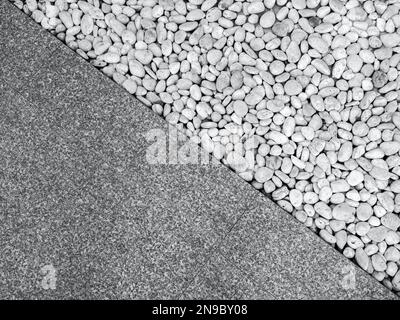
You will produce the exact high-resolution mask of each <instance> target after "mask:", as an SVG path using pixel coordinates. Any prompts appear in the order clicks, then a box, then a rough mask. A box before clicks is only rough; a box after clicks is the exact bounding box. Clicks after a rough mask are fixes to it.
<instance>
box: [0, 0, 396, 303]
mask: <svg viewBox="0 0 400 320" xmlns="http://www.w3.org/2000/svg"><path fill="white" fill-rule="evenodd" d="M4 2H8V4H9V5H10V6H11V7H14V9H13V10H15V11H17V12H19V13H21V10H19V9H18V8H17V7H16V6H15V5H13V4H12V2H11V1H10V0H4ZM22 14H23V15H24V16H25V17H26V18H27V19H30V20H31V21H32V22H33V24H34V25H36V26H39V25H38V24H37V23H36V22H35V21H34V20H33V19H32V18H31V17H30V16H28V15H27V14H25V12H22ZM39 27H40V26H39ZM40 28H41V27H40ZM41 29H42V28H41ZM45 31H46V32H45V33H44V34H46V33H47V34H49V35H50V36H52V37H53V39H54V38H55V39H57V44H58V47H57V48H54V49H52V50H48V51H47V52H49V51H50V52H51V53H53V52H55V51H59V50H65V47H66V48H68V51H69V52H73V53H74V58H76V57H79V59H81V61H82V62H85V63H87V64H89V65H90V66H91V67H92V68H93V69H95V70H96V71H97V72H98V74H99V75H101V76H102V77H105V78H107V79H108V80H109V81H110V82H111V83H112V84H113V85H116V83H115V82H114V81H112V80H111V79H110V78H109V77H107V76H105V75H104V74H103V73H102V72H101V71H100V70H99V69H97V68H96V67H95V66H93V65H92V64H91V63H90V62H88V61H86V60H85V59H83V58H82V57H81V56H80V55H79V54H77V53H76V52H75V51H74V50H73V49H71V48H70V47H68V46H67V45H66V44H65V43H64V42H62V40H60V39H58V38H57V37H56V36H54V35H53V34H52V33H51V32H50V31H49V30H45ZM47 52H44V53H43V54H41V55H40V56H39V57H38V59H40V61H42V60H43V58H44V56H45V55H46V53H47ZM118 86H119V85H118ZM125 91H126V90H125ZM130 96H131V97H132V98H134V99H135V100H137V101H138V102H139V103H141V104H142V105H143V107H145V108H146V109H149V107H148V106H146V105H145V104H144V103H143V102H141V101H140V100H139V99H137V98H136V97H134V96H133V95H130ZM156 115H157V116H158V118H159V119H162V120H163V121H165V123H166V124H167V125H171V124H169V123H168V122H167V121H166V120H165V119H164V118H162V117H161V116H160V115H158V114H156ZM173 126H174V127H175V125H173ZM178 131H179V132H181V133H183V134H184V132H183V131H181V130H180V129H178ZM199 148H200V147H199ZM218 162H219V163H221V162H220V161H218ZM221 164H222V163H221ZM222 166H223V167H225V168H224V169H228V171H231V170H229V168H227V167H226V166H225V165H224V164H222ZM231 173H232V174H234V173H233V172H232V171H231ZM235 176H236V174H235ZM257 191H258V190H257ZM261 194H262V195H263V196H264V197H265V195H264V194H263V193H261ZM267 198H268V197H267ZM268 199H269V198H268ZM269 200H270V201H271V202H272V203H273V204H274V205H276V206H277V204H276V203H275V202H274V201H272V200H271V199H269ZM244 214H245V213H243V214H242V215H241V216H240V218H239V219H238V221H239V220H240V219H241V218H242V217H243V215H244ZM288 215H289V216H291V215H290V214H288ZM291 217H292V216H291ZM292 218H293V219H294V217H292ZM294 220H295V219H294ZM238 221H237V222H238ZM235 225H236V223H235ZM305 229H307V230H308V231H309V232H311V233H312V234H313V235H314V236H316V237H317V238H320V237H319V236H318V234H316V233H315V232H313V231H312V230H310V229H309V228H305ZM230 231H231V230H229V231H228V232H227V234H226V235H228V234H229V233H230ZM334 250H335V251H336V252H337V253H339V254H341V255H343V254H342V253H341V252H340V251H338V250H337V249H334ZM346 259H347V258H346ZM347 260H349V261H351V262H352V263H353V264H354V265H355V266H356V267H357V268H359V269H361V268H360V267H359V266H358V265H356V264H355V262H354V261H352V260H350V259H347ZM361 270H362V271H364V272H365V273H366V274H368V276H369V277H372V278H373V279H374V280H375V281H377V282H378V283H379V284H380V285H381V286H383V287H384V288H385V289H386V290H389V289H388V288H387V287H385V286H384V285H383V284H382V283H381V282H380V281H378V280H377V279H375V278H374V277H373V276H372V275H370V274H369V273H367V272H366V271H365V270H363V269H361ZM389 291H390V292H391V293H392V295H394V296H395V297H397V296H396V294H394V293H393V291H391V290H389ZM397 298H398V297H397Z"/></svg>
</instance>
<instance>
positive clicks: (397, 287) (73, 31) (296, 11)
mask: <svg viewBox="0 0 400 320" xmlns="http://www.w3.org/2000/svg"><path fill="white" fill-rule="evenodd" d="M13 1H14V3H15V5H16V6H17V7H19V8H21V9H22V10H23V11H25V12H26V13H28V14H29V15H31V16H32V18H33V19H34V20H35V21H36V22H38V23H40V24H41V25H42V26H43V28H45V29H48V30H51V32H52V33H54V34H55V35H56V36H57V37H58V38H60V39H61V40H63V41H65V42H66V44H67V45H68V46H69V47H71V48H72V49H74V50H76V52H77V53H78V54H80V55H81V56H82V57H83V58H85V59H87V60H89V61H90V62H91V63H92V64H93V65H95V66H97V67H99V68H100V69H101V70H102V71H103V72H104V73H105V74H106V75H107V76H109V77H111V78H113V79H114V80H115V81H116V82H117V83H119V84H120V85H122V86H123V87H124V88H126V90H127V91H129V92H130V93H131V94H134V95H135V96H136V97H137V98H138V99H139V100H141V101H142V102H143V103H144V104H146V105H148V106H149V107H151V108H152V109H153V110H154V111H155V112H156V113H158V114H160V115H162V116H163V117H165V119H166V120H167V121H169V122H170V123H172V124H175V125H177V127H178V128H180V129H181V130H183V131H185V132H186V134H187V135H188V136H189V137H190V138H191V139H192V140H193V141H194V142H196V143H199V144H201V146H202V147H203V148H204V149H206V150H207V151H208V152H210V153H212V154H213V155H214V156H215V157H216V158H217V159H220V160H221V161H222V162H223V163H224V164H226V165H228V166H229V167H231V168H232V169H233V170H234V171H235V172H237V174H238V175H240V176H241V177H242V178H243V179H245V180H246V181H249V182H251V184H252V185H253V186H254V187H255V188H257V189H259V190H262V191H263V192H265V193H266V194H267V195H269V196H271V197H272V199H274V200H275V201H276V202H277V203H278V204H279V205H280V206H281V207H282V208H284V209H285V210H287V211H288V212H291V213H292V214H293V215H294V216H295V217H296V218H297V219H298V220H299V221H301V222H303V223H304V224H305V225H306V226H308V227H310V228H312V229H313V230H314V231H315V232H317V233H318V234H319V235H320V236H321V237H322V238H323V239H324V240H325V241H327V242H328V243H330V244H332V245H334V246H335V247H336V248H337V249H338V250H340V251H341V252H342V253H343V254H344V255H345V256H346V257H348V258H350V259H352V258H355V261H357V263H358V264H359V265H360V267H361V268H363V269H364V270H366V271H367V272H369V273H370V274H372V275H373V276H374V277H375V278H376V279H378V280H379V281H382V282H383V283H384V285H385V286H387V287H388V288H390V289H392V290H394V291H395V292H398V293H399V295H400V271H399V267H400V228H399V227H400V217H399V213H400V179H399V176H400V104H399V101H400V77H399V72H400V0H388V1H383V0H382V1H375V0H367V1H364V0H349V1H344V0H343V1H341V0H264V1H260V0H254V1H244V0H236V1H234V0H222V1H217V0H205V1H204V0H186V1H183V0H88V1H77V0H55V1H54V0H24V1H21V0H16V1H15V0H13Z"/></svg>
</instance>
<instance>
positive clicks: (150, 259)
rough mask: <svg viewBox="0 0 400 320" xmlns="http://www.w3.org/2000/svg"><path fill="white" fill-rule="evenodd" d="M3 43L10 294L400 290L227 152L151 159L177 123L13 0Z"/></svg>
mask: <svg viewBox="0 0 400 320" xmlns="http://www.w3.org/2000/svg"><path fill="white" fill-rule="evenodd" d="M0 48H1V50H0V244H1V245H0V298H2V299H395V298H396V296H395V295H394V294H392V293H391V292H390V291H389V290H387V289H386V288H385V287H384V286H382V285H381V284H380V283H378V282H377V281H375V280H374V279H373V278H372V277H370V276H369V275H368V274H366V273H365V272H363V271H362V270H360V269H359V268H358V267H356V266H355V265H354V264H353V263H352V262H351V261H349V260H347V259H346V258H344V257H343V256H342V255H341V254H340V253H338V252H336V251H335V250H334V249H333V248H332V247H330V246H329V245H328V244H326V243H325V242H323V241H322V240H321V239H320V238H319V237H318V236H317V235H315V234H314V233H312V231H310V230H308V229H307V228H306V227H304V226H303V225H301V224H300V223H298V222H297V221H296V220H295V219H294V218H293V217H292V216H290V215H289V214H288V213H286V212H284V211H283V210H282V209H280V208H279V207H278V206H277V205H276V204H274V203H273V202H272V201H271V200H269V199H268V198H266V197H265V196H263V195H262V194H261V193H259V192H258V191H257V190H255V189H253V188H252V187H251V186H250V185H249V184H247V183H246V182H245V181H243V180H241V179H240V178H239V177H238V176H236V175H235V174H234V173H233V172H231V171H229V170H228V169H227V168H226V167H224V166H223V165H222V164H220V163H216V162H215V161H211V163H209V164H197V165H195V164H189V165H184V164H170V163H168V162H167V163H166V164H152V163H149V161H148V160H147V159H148V158H146V154H147V152H148V150H149V147H150V146H151V145H152V143H153V142H152V141H149V140H148V139H146V136H147V135H148V134H149V133H151V132H152V131H151V130H154V129H158V130H161V131H158V132H164V133H165V134H166V135H168V134H169V132H170V131H171V129H170V127H169V126H168V125H167V123H166V122H165V121H164V120H163V119H161V118H160V117H159V116H157V115H156V114H154V113H153V112H152V111H151V110H150V109H148V108H147V107H145V106H144V105H143V104H141V103H140V102H138V101H137V100H136V99H135V98H134V97H132V96H131V95H129V94H128V93H127V92H126V91H125V90H124V89H123V88H121V87H120V86H118V85H117V84H115V83H114V82H112V81H111V80H110V79H108V78H107V77H106V76H104V75H103V74H101V73H100V71H98V70H96V69H95V68H94V67H92V66H91V65H90V64H89V63H87V62H86V61H84V60H83V59H81V58H80V57H79V56H78V55H76V54H75V53H74V52H72V51H71V50H69V49H68V48H67V47H66V46H65V45H64V44H62V43H61V42H59V41H58V40H57V39H56V38H55V37H53V36H52V35H51V34H50V33H48V32H46V31H45V30H43V29H42V28H41V27H40V26H38V25H36V23H35V22H34V21H32V20H31V19H30V18H29V17H27V16H25V15H24V14H23V13H22V12H20V11H19V10H18V9H17V8H15V7H13V6H12V5H11V4H10V3H9V2H8V1H6V0H0ZM167 140H168V139H167ZM184 143H185V141H181V142H180V145H182V144H184ZM168 144H169V145H172V143H171V140H169V141H168ZM192 148H194V150H198V152H199V154H202V155H203V156H202V157H203V158H204V157H205V156H204V153H202V151H201V150H200V149H197V147H194V146H192ZM169 159H170V160H171V158H169ZM44 266H51V267H54V270H55V274H53V275H52V274H45V271H43V270H42V268H43V267H44ZM41 270H42V271H43V273H41ZM349 270H350V271H349ZM346 272H354V280H355V282H354V284H355V286H354V287H351V288H348V287H346V285H344V284H343V281H344V279H345V278H346ZM49 277H52V279H53V280H54V281H53V285H52V286H51V287H50V288H49V289H46V283H47V282H46V280H47V279H49Z"/></svg>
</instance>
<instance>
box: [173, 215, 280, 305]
mask: <svg viewBox="0 0 400 320" xmlns="http://www.w3.org/2000/svg"><path fill="white" fill-rule="evenodd" d="M250 210H251V209H249V208H246V211H245V212H243V213H242V214H241V215H240V216H239V218H238V219H236V222H235V223H234V224H233V225H232V226H231V227H230V228H229V230H228V231H227V232H226V233H225V234H224V235H223V236H222V237H221V241H220V242H219V244H218V243H216V244H215V245H214V246H213V247H212V248H210V249H209V250H208V254H207V259H206V261H205V262H204V263H203V264H202V265H201V267H200V268H199V270H198V271H197V272H196V274H195V275H194V277H193V278H192V280H191V281H189V284H188V285H187V286H186V289H185V290H184V291H183V292H182V293H181V295H180V296H179V299H181V298H182V296H183V295H184V294H185V293H186V292H187V289H188V288H189V287H190V285H191V284H193V283H194V280H195V279H196V277H197V276H198V275H199V274H200V273H201V271H204V270H205V268H206V266H207V264H208V263H209V262H210V261H211V258H212V256H213V254H218V255H219V256H221V257H222V258H223V259H225V261H226V263H227V264H228V265H230V266H232V267H233V268H234V269H236V270H237V271H239V272H240V273H242V274H244V275H245V276H246V277H247V278H248V279H249V280H250V281H251V282H252V284H255V285H256V286H258V284H257V282H256V280H257V279H253V278H250V277H249V276H248V275H247V273H245V272H244V271H242V270H241V268H239V267H238V266H237V264H235V263H233V262H232V261H230V260H229V259H227V258H226V257H225V255H223V254H222V253H221V251H220V248H221V247H222V243H224V241H225V240H226V238H227V237H228V236H229V234H230V233H231V231H232V230H233V229H234V227H235V226H236V225H237V224H238V223H239V222H240V221H241V219H242V218H243V216H244V215H245V214H248V213H249V211H250ZM203 280H204V278H203ZM266 291H267V293H269V294H271V296H273V297H274V299H278V298H277V297H276V296H275V294H273V293H272V292H270V291H269V290H266Z"/></svg>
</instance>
